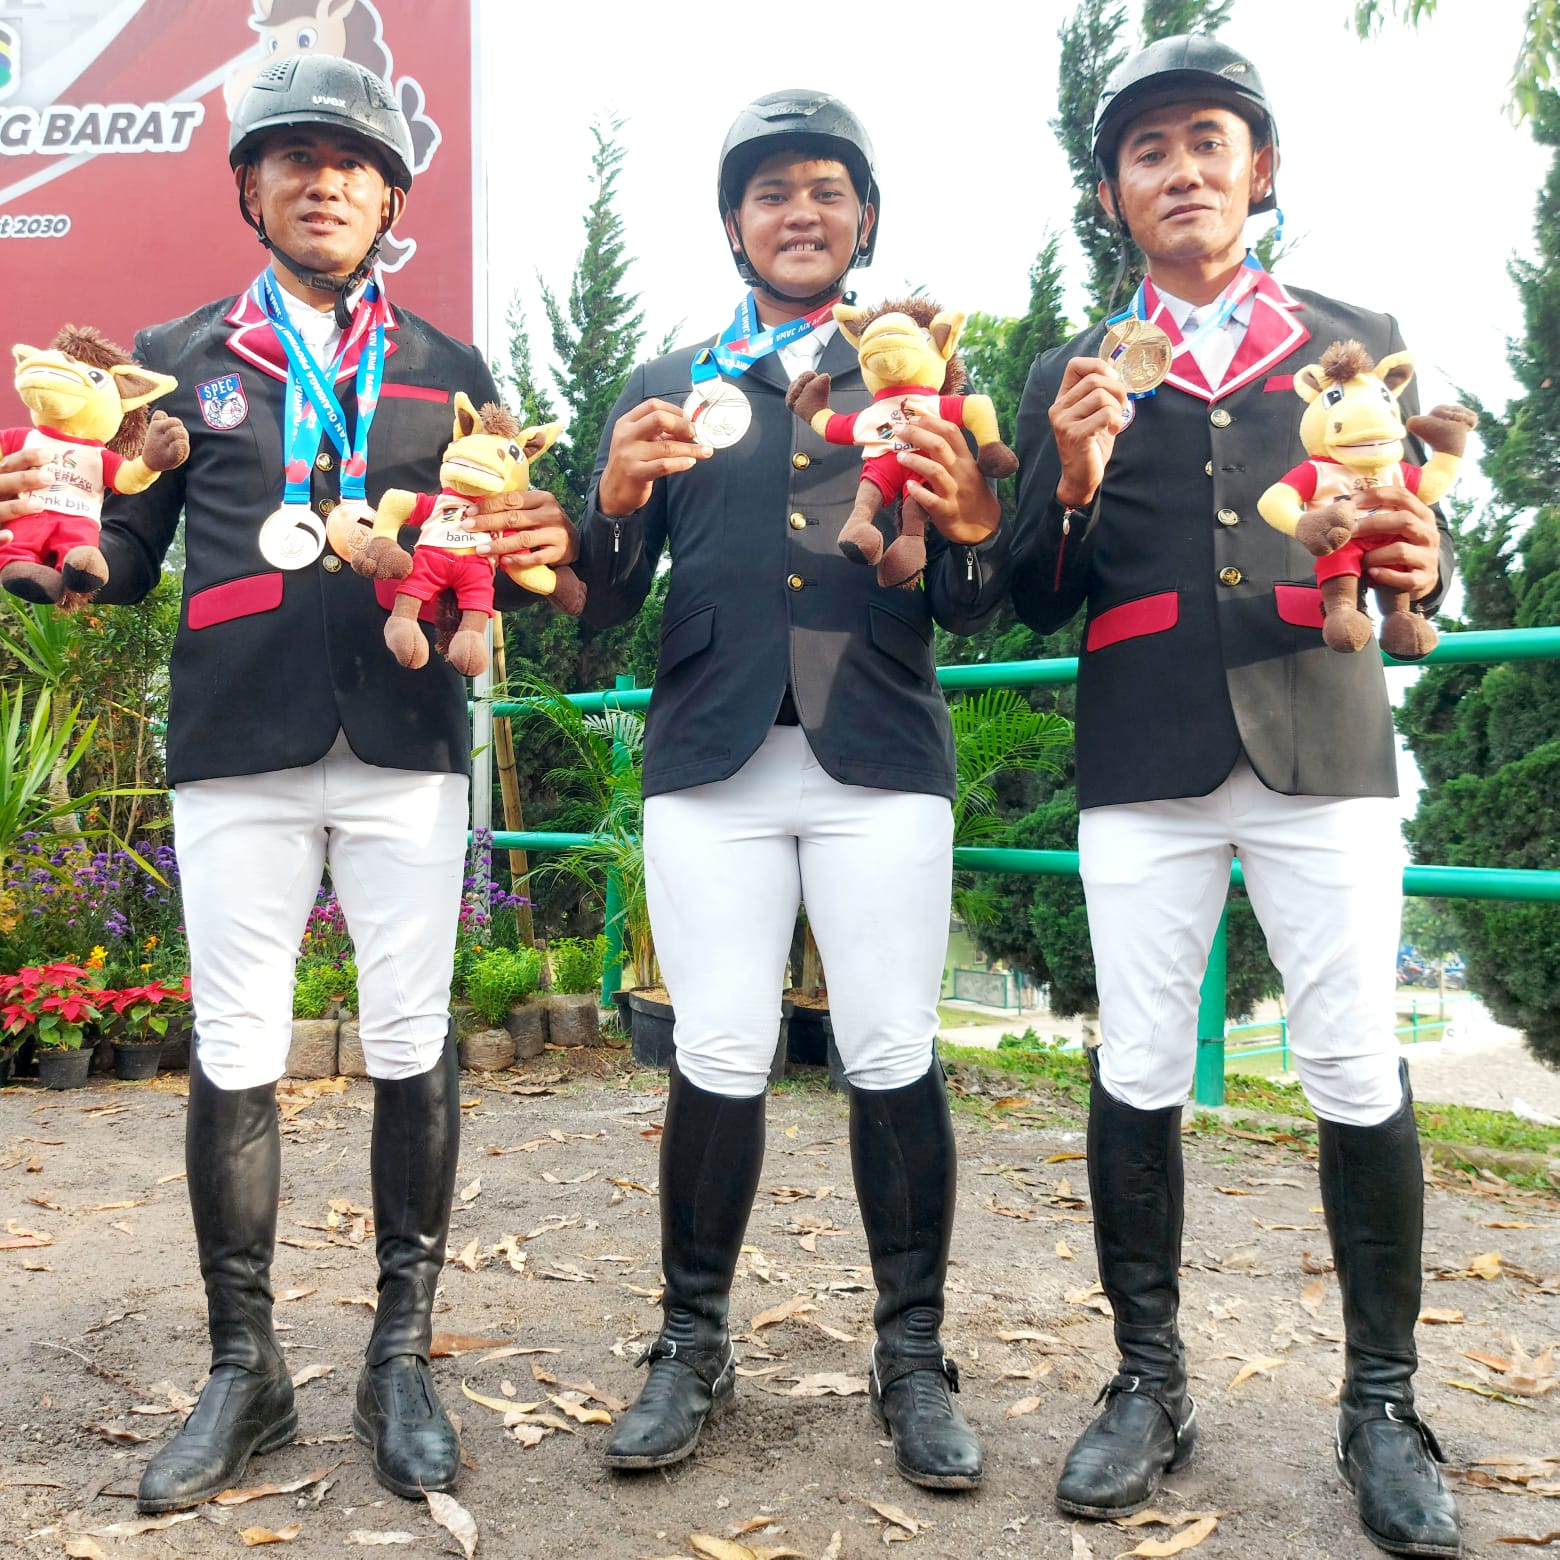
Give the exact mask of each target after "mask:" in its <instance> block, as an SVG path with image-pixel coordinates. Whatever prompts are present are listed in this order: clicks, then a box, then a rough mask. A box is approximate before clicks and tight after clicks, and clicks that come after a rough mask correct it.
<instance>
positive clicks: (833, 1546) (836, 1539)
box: [818, 1528, 845, 1560]
mask: <svg viewBox="0 0 1560 1560" xmlns="http://www.w3.org/2000/svg"><path fill="white" fill-rule="evenodd" d="M844 1547H845V1535H844V1534H843V1533H842V1532H840V1530H839V1529H838V1528H836V1529H835V1530H834V1531H833V1532H832V1533H831V1534H830V1535H829V1544H828V1547H827V1548H826V1549H825V1550H824V1551H823V1553H822V1554H821V1555H819V1556H818V1560H840V1551H841V1550H842V1549H844Z"/></svg>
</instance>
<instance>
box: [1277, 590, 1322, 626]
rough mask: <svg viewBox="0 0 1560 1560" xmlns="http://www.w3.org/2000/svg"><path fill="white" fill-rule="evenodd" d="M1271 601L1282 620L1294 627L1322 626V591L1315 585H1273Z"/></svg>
mask: <svg viewBox="0 0 1560 1560" xmlns="http://www.w3.org/2000/svg"><path fill="white" fill-rule="evenodd" d="M1273 601H1274V604H1275V605H1276V606H1277V608H1278V615H1279V617H1280V618H1282V619H1283V620H1284V622H1286V623H1293V624H1294V625H1295V627H1296V628H1318V629H1319V628H1320V627H1321V626H1322V593H1321V591H1320V590H1319V589H1318V588H1317V587H1316V586H1315V585H1275V586H1274V587H1273Z"/></svg>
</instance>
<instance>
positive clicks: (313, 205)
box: [244, 125, 394, 307]
mask: <svg viewBox="0 0 1560 1560" xmlns="http://www.w3.org/2000/svg"><path fill="white" fill-rule="evenodd" d="M393 200H394V194H393V192H392V191H391V189H390V187H389V186H388V185H387V184H386V183H385V177H384V174H383V173H382V172H381V171H380V165H379V162H378V159H377V158H376V156H375V154H374V148H373V146H372V144H371V143H370V142H368V141H366V140H364V139H363V138H362V137H361V136H356V135H351V134H349V133H346V132H337V131H334V130H327V129H324V128H322V127H319V126H314V125H309V126H302V127H299V128H297V129H291V130H278V131H277V132H276V133H275V134H274V135H272V136H271V137H269V138H268V139H267V141H266V142H265V144H264V146H263V147H262V148H261V150H260V155H259V157H258V158H257V159H256V160H255V161H254V162H253V163H251V164H250V166H249V168H248V170H247V171H246V174H245V178H244V203H245V205H246V206H247V207H248V208H249V212H250V215H251V216H253V217H255V218H256V219H257V220H260V221H263V222H264V224H265V231H266V234H267V236H268V237H269V238H270V239H271V240H272V242H273V243H274V244H275V245H276V246H277V248H278V249H280V250H282V251H283V252H284V253H285V254H287V255H288V256H290V257H291V258H292V259H293V260H294V261H296V262H297V263H298V264H299V265H301V266H304V267H305V268H306V269H308V270H311V271H322V272H324V273H326V274H327V275H330V276H346V275H349V274H350V273H351V272H352V271H353V270H354V269H355V267H356V266H357V264H358V262H359V261H360V260H361V259H362V258H363V256H364V255H366V254H367V253H368V250H369V246H370V245H371V244H372V243H373V242H374V238H375V236H376V235H377V234H378V232H379V230H380V227H381V226H382V225H383V224H384V223H385V222H386V221H388V220H389V217H390V212H391V203H392V201H393ZM321 306H322V307H328V306H329V298H328V295H325V294H321Z"/></svg>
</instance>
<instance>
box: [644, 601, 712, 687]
mask: <svg viewBox="0 0 1560 1560" xmlns="http://www.w3.org/2000/svg"><path fill="white" fill-rule="evenodd" d="M714 637H715V607H714V604H713V603H711V604H710V605H709V606H707V607H700V608H698V609H697V610H696V611H694V612H689V613H687V614H686V615H685V616H683V617H680V618H678V620H677V621H676V622H675V623H673V624H672V626H671V627H670V628H668V629H667V630H665V632H663V633H662V635H661V653H660V656H659V657H658V664H657V668H656V675H657V676H658V677H664V676H665V675H666V673H668V672H669V671H671V669H672V668H673V667H674V666H681V665H682V663H683V662H684V661H686V660H687V659H688V658H689V657H690V656H694V655H697V654H698V653H699V652H700V651H701V650H708V649H709V647H710V641H711V640H713V639H714Z"/></svg>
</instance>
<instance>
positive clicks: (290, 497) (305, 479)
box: [250, 270, 385, 508]
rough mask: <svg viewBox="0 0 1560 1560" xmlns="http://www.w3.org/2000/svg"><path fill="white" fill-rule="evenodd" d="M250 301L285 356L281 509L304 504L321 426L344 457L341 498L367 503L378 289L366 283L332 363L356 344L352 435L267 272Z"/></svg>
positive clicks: (380, 311) (379, 348)
mask: <svg viewBox="0 0 1560 1560" xmlns="http://www.w3.org/2000/svg"><path fill="white" fill-rule="evenodd" d="M250 296H251V297H253V298H254V300H255V302H256V303H257V304H259V306H260V307H261V308H262V309H263V310H264V311H265V315H266V318H267V319H269V320H270V322H271V328H272V329H273V330H274V331H275V332H276V337H277V340H278V341H280V342H281V344H282V350H283V351H284V352H285V353H286V354H287V424H286V430H285V433H284V435H283V440H284V442H283V447H282V452H283V455H284V457H285V459H286V463H287V487H286V491H285V493H284V494H283V497H282V502H283V504H285V505H294V504H299V505H302V506H303V507H304V508H307V507H308V504H309V463H310V461H311V459H312V458H313V454H314V450H315V449H316V448H317V447H318V445H319V433H318V428H319V425H320V423H322V422H323V423H324V425H325V432H326V433H327V434H329V436H330V441H331V443H332V444H334V445H335V446H336V448H337V449H338V450H339V451H340V452H341V454H342V456H343V460H342V466H341V497H342V498H343V499H344V500H356V501H357V502H358V503H364V502H366V501H367V498H368V431H369V428H370V426H371V425H372V424H373V421H374V413H375V411H377V410H378V406H379V386H380V382H381V380H383V378H384V368H385V311H384V308H383V306H382V303H381V300H380V292H379V287H378V284H377V283H374V282H370V283H369V285H368V286H367V287H366V288H365V289H364V291H363V296H362V298H361V299H360V300H359V307H358V308H357V309H356V311H355V312H354V314H353V318H352V328H351V330H350V331H348V333H347V334H346V335H345V336H344V337H343V338H342V341H341V347H340V350H339V351H338V352H337V354H336V357H335V359H334V360H333V361H334V362H338V363H339V362H340V361H341V360H342V358H343V357H344V355H345V354H346V352H347V351H348V349H349V348H350V347H352V346H353V344H354V343H359V342H361V352H360V354H359V357H358V366H357V378H356V381H355V384H354V389H355V391H356V395H357V430H356V433H353V432H352V431H351V430H350V429H349V428H348V426H347V415H346V413H345V412H344V411H343V410H342V409H341V402H340V400H339V399H338V398H337V395H336V391H335V388H334V386H333V385H332V383H331V380H330V378H329V377H328V376H327V375H326V373H325V371H324V370H323V369H322V368H321V367H320V365H319V364H318V363H317V362H316V361H315V359H314V354H313V353H312V352H310V351H309V347H308V344H307V343H306V342H305V341H304V339H303V337H302V336H300V335H299V334H298V330H297V327H296V326H294V324H293V322H292V320H291V319H290V318H289V317H288V314H287V307H286V305H285V304H284V303H283V302H282V300H281V297H280V295H279V294H278V293H277V290H276V284H275V283H274V282H273V281H272V279H271V273H270V271H269V270H265V271H262V272H261V273H260V275H259V277H258V278H257V279H256V281H255V284H254V286H253V287H252V288H251V289H250Z"/></svg>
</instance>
